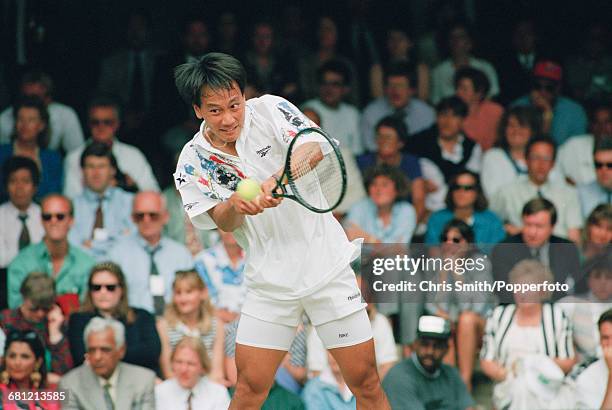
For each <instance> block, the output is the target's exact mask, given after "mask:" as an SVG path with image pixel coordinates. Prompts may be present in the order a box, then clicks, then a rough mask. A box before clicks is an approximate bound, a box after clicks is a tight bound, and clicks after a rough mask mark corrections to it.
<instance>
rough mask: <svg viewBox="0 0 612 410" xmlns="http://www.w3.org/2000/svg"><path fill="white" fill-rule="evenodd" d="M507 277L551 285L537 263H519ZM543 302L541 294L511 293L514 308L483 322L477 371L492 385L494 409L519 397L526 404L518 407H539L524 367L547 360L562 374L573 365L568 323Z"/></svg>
mask: <svg viewBox="0 0 612 410" xmlns="http://www.w3.org/2000/svg"><path fill="white" fill-rule="evenodd" d="M508 276H509V281H510V283H513V284H527V285H530V284H533V285H537V284H542V283H545V282H546V281H547V282H548V283H551V282H552V281H553V280H555V279H554V278H553V276H552V274H551V273H550V271H549V270H548V269H547V268H546V267H545V266H544V265H543V264H542V263H541V262H539V261H534V260H525V261H521V262H520V263H518V264H517V265H516V266H515V267H514V268H513V269H512V270H511V271H510V274H509V275H508ZM547 297H548V296H547V295H546V292H544V291H540V292H537V291H534V292H532V291H529V292H516V293H514V304H510V305H501V306H498V307H496V308H495V310H493V312H492V314H491V315H490V316H489V318H488V319H487V324H486V328H485V336H484V339H483V346H482V349H481V351H480V367H481V368H482V371H483V372H484V373H485V374H486V375H487V376H488V377H489V378H491V379H492V380H493V381H494V382H495V387H494V389H493V404H494V406H495V408H498V409H503V408H506V406H508V405H509V404H510V403H512V402H513V400H515V401H517V402H518V401H519V400H521V399H524V396H527V397H528V398H529V401H523V403H525V402H526V403H530V406H533V408H542V407H543V406H544V405H543V404H542V403H543V402H542V401H541V400H543V397H541V396H539V395H537V393H536V390H529V389H527V384H529V382H528V379H526V372H527V369H528V364H529V363H530V362H531V363H532V362H542V363H545V362H549V361H551V360H552V362H554V364H553V363H550V365H551V366H553V367H555V365H556V366H557V367H558V368H559V369H561V370H562V371H563V373H568V372H569V371H570V369H571V368H572V366H573V365H574V364H575V363H576V358H575V355H574V346H573V340H572V327H571V324H570V321H569V319H568V318H567V316H565V314H564V313H563V310H562V309H561V308H560V307H559V306H558V305H554V304H549V303H544V301H545V300H546V299H547ZM547 359H550V360H547ZM555 368H556V367H555ZM534 387H536V388H537V386H534Z"/></svg>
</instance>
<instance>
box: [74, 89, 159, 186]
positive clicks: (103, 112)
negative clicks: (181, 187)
mask: <svg viewBox="0 0 612 410" xmlns="http://www.w3.org/2000/svg"><path fill="white" fill-rule="evenodd" d="M120 114H121V113H120V110H119V105H118V104H117V102H115V101H114V100H112V99H109V98H106V97H99V98H97V99H95V100H93V101H92V102H91V103H90V105H89V110H88V115H89V128H90V132H91V141H94V142H100V143H102V144H106V145H108V146H109V147H111V149H112V151H113V155H114V156H115V158H116V159H117V165H118V166H119V169H118V171H121V173H122V174H124V175H125V177H126V179H127V184H128V185H130V186H132V187H133V188H136V189H140V190H153V191H159V185H158V184H157V180H156V179H155V176H154V175H153V171H152V170H151V165H150V164H149V162H148V161H147V159H146V157H145V156H144V154H143V153H142V152H141V151H140V150H139V149H138V148H136V147H134V146H132V145H128V144H125V143H123V142H121V141H119V140H118V139H117V135H116V134H117V131H118V130H119V127H120V125H121V121H120ZM85 147H86V146H85V145H82V146H80V147H79V148H77V149H74V150H73V151H71V152H70V153H69V154H68V155H67V156H66V159H65V161H64V175H65V178H66V180H65V181H64V194H65V195H67V196H68V197H70V198H75V197H76V196H77V195H79V194H80V193H81V192H82V191H83V189H84V185H83V172H82V170H81V166H80V162H81V155H82V154H83V151H84V150H85Z"/></svg>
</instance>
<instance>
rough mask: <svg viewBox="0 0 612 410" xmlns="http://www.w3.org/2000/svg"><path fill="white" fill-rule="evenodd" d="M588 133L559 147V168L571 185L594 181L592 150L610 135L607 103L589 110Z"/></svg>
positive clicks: (611, 120) (611, 121)
mask: <svg viewBox="0 0 612 410" xmlns="http://www.w3.org/2000/svg"><path fill="white" fill-rule="evenodd" d="M589 131H590V132H591V133H590V134H585V135H577V136H575V137H572V138H570V139H568V140H567V141H565V143H564V144H563V145H561V146H560V147H559V155H558V157H559V158H558V160H557V162H558V164H559V168H560V170H561V172H562V173H563V175H564V176H565V178H566V179H567V180H569V181H570V182H571V183H573V184H588V183H590V182H593V181H595V179H596V176H595V166H594V164H593V148H595V144H596V143H597V142H598V141H600V140H601V139H603V138H604V137H606V136H607V137H609V136H611V135H612V105H611V104H610V103H609V102H597V103H595V104H593V106H592V107H591V108H590V109H589Z"/></svg>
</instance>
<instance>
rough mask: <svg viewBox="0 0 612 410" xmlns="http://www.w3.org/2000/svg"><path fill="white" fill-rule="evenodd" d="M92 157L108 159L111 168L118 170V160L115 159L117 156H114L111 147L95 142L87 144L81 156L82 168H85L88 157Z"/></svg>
mask: <svg viewBox="0 0 612 410" xmlns="http://www.w3.org/2000/svg"><path fill="white" fill-rule="evenodd" d="M92 156H93V157H105V158H108V160H109V162H110V164H111V166H112V167H113V168H115V169H118V168H117V160H116V159H115V156H114V155H113V151H112V149H111V147H109V146H108V145H106V144H103V143H101V142H95V141H92V142H90V143H89V144H87V146H86V147H85V149H84V150H83V153H82V154H81V159H80V161H81V162H80V164H81V168H84V167H85V160H86V159H87V157H92Z"/></svg>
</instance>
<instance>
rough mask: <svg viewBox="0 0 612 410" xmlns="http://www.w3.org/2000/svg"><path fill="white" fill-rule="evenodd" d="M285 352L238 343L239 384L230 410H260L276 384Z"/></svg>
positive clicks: (237, 366) (237, 365)
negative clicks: (275, 379) (275, 378)
mask: <svg viewBox="0 0 612 410" xmlns="http://www.w3.org/2000/svg"><path fill="white" fill-rule="evenodd" d="M286 354H287V352H286V351H284V350H274V349H263V348H260V347H252V346H246V345H241V344H239V343H236V368H237V370H238V382H237V383H236V392H235V393H234V397H233V398H232V402H231V404H230V407H229V408H230V410H238V409H239V410H250V409H256V410H258V409H260V408H261V405H262V404H263V402H264V401H265V400H266V397H268V392H269V391H270V388H271V387H272V384H273V383H274V375H275V374H276V370H277V369H278V366H280V363H281V361H282V360H283V357H285V355H286Z"/></svg>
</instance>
